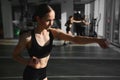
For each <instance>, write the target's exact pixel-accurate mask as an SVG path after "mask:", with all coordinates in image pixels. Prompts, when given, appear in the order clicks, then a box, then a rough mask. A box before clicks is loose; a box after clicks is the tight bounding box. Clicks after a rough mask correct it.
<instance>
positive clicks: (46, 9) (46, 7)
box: [33, 3, 53, 20]
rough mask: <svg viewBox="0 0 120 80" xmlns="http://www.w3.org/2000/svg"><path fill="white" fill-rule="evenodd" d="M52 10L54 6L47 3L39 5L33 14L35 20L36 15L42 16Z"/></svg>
mask: <svg viewBox="0 0 120 80" xmlns="http://www.w3.org/2000/svg"><path fill="white" fill-rule="evenodd" d="M51 10H53V9H52V7H51V6H50V5H48V4H46V3H44V4H40V5H38V6H37V8H36V10H35V13H34V15H33V20H35V17H36V16H39V17H40V18H42V17H44V16H45V15H46V14H47V13H49V12H50V11H51Z"/></svg>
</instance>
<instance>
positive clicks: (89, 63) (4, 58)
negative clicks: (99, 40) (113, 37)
mask: <svg viewBox="0 0 120 80" xmlns="http://www.w3.org/2000/svg"><path fill="white" fill-rule="evenodd" d="M14 47H15V45H10V44H8V45H7V44H5V45H3V44H0V80H22V73H23V70H24V67H25V66H24V65H21V64H19V63H17V62H16V61H14V60H13V59H12V51H13V49H14ZM24 53H27V51H24V52H23V56H25V57H28V55H26V54H24ZM47 76H48V79H49V80H120V52H119V51H117V50H115V49H113V47H109V48H107V49H102V48H100V47H99V46H98V45H96V44H90V45H76V44H69V45H66V46H63V45H54V47H53V50H52V52H51V58H50V60H49V63H48V67H47Z"/></svg>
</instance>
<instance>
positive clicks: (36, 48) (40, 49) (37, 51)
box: [27, 30, 53, 58]
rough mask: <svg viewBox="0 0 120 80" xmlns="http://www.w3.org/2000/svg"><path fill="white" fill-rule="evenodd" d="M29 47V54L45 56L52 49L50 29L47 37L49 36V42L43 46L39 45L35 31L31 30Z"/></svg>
mask: <svg viewBox="0 0 120 80" xmlns="http://www.w3.org/2000/svg"><path fill="white" fill-rule="evenodd" d="M31 36H32V38H31V42H32V43H31V47H30V48H28V49H27V50H28V53H29V56H30V57H32V56H35V57H37V58H44V57H46V56H48V55H49V54H50V52H51V50H52V43H53V35H52V33H51V31H50V30H49V37H50V42H49V44H47V45H45V46H40V45H39V44H38V43H37V41H36V38H35V32H34V30H32V31H31Z"/></svg>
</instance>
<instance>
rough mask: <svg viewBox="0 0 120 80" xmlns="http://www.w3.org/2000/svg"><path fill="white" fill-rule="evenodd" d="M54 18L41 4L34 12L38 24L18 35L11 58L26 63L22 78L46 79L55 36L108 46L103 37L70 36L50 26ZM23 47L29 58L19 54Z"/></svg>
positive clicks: (49, 9) (81, 42)
mask: <svg viewBox="0 0 120 80" xmlns="http://www.w3.org/2000/svg"><path fill="white" fill-rule="evenodd" d="M54 19H55V12H54V10H53V9H52V8H51V7H50V6H49V5H47V4H41V5H39V7H38V9H37V10H36V14H35V20H36V21H37V23H38V26H37V27H36V28H35V29H33V30H31V31H28V32H26V33H24V34H22V35H20V38H19V42H18V44H17V45H16V47H15V49H14V52H13V58H14V59H15V60H16V61H18V62H19V63H21V64H24V65H26V68H25V70H24V73H23V80H48V79H47V76H46V67H47V63H48V60H49V58H50V52H51V50H52V42H53V39H55V38H57V39H61V40H68V41H72V42H75V43H78V44H88V43H98V44H99V45H100V46H101V47H103V48H107V47H108V45H107V44H106V40H104V39H97V38H89V37H78V36H72V35H68V34H65V33H64V32H63V31H61V30H60V29H54V28H51V26H52V25H53V22H54ZM24 49H27V50H28V54H29V56H30V58H29V59H25V58H24V57H22V56H21V55H20V54H21V53H22V51H23V50H24Z"/></svg>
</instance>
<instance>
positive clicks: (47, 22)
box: [38, 10, 55, 29]
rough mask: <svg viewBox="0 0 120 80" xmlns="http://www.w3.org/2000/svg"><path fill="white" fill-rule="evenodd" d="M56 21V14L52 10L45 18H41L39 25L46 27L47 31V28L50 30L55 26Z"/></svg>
mask: <svg viewBox="0 0 120 80" xmlns="http://www.w3.org/2000/svg"><path fill="white" fill-rule="evenodd" d="M54 19H55V12H54V11H53V10H51V11H50V12H49V13H47V14H46V15H45V16H44V17H42V18H39V21H38V23H39V24H40V25H41V26H42V27H44V28H45V29H47V28H50V27H51V26H52V25H53V23H54Z"/></svg>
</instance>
